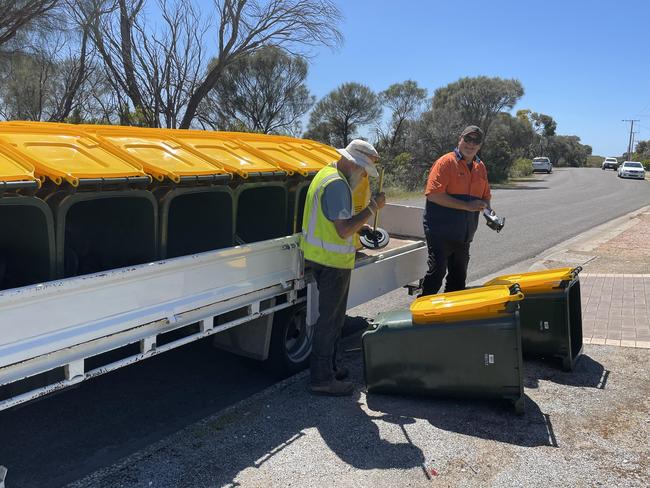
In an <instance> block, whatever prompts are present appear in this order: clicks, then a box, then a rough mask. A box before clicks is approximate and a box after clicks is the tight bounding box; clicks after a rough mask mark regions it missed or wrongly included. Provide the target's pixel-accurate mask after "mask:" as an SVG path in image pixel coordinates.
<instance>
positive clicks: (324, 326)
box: [309, 261, 352, 386]
mask: <svg viewBox="0 0 650 488" xmlns="http://www.w3.org/2000/svg"><path fill="white" fill-rule="evenodd" d="M309 264H310V266H311V269H312V270H313V272H314V277H315V278H316V285H317V286H318V314H319V315H318V321H317V322H316V326H315V327H314V338H313V341H312V350H311V365H310V366H311V371H310V373H311V384H312V385H315V386H320V385H325V384H328V383H330V382H331V381H332V380H333V379H334V370H335V369H336V365H337V364H336V363H337V360H338V358H337V354H338V345H339V340H340V338H341V331H342V329H343V323H344V322H345V310H346V306H347V302H348V291H349V290H350V276H351V275H352V270H351V269H339V268H330V267H329V266H323V265H321V264H318V263H314V262H311V261H310V262H309Z"/></svg>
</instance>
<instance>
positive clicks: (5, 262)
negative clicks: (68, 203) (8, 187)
mask: <svg viewBox="0 0 650 488" xmlns="http://www.w3.org/2000/svg"><path fill="white" fill-rule="evenodd" d="M0 223H1V228H0V290H5V289H8V288H16V287H19V286H26V285H31V284H34V283H40V282H44V281H49V280H51V279H54V277H55V248H54V221H53V218H52V212H51V211H50V209H49V207H48V206H47V205H46V204H45V202H43V201H42V200H40V199H38V198H35V197H27V196H8V197H3V198H0Z"/></svg>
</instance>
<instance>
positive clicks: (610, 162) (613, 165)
mask: <svg viewBox="0 0 650 488" xmlns="http://www.w3.org/2000/svg"><path fill="white" fill-rule="evenodd" d="M601 168H602V169H603V170H605V169H613V170H614V171H616V170H617V169H618V159H616V158H605V159H604V160H603V164H602V165H601Z"/></svg>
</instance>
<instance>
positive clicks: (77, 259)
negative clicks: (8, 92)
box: [0, 123, 157, 277]
mask: <svg viewBox="0 0 650 488" xmlns="http://www.w3.org/2000/svg"><path fill="white" fill-rule="evenodd" d="M0 139H2V140H4V141H5V142H10V143H11V144H12V145H14V146H15V148H16V150H17V151H19V152H20V153H21V154H23V155H25V156H26V157H29V158H31V161H33V164H34V167H35V175H36V176H37V177H39V178H43V179H44V183H43V188H42V189H41V190H40V192H39V194H38V195H41V196H42V198H43V200H44V201H45V202H46V203H47V204H48V206H49V207H50V209H51V210H52V214H53V216H54V228H55V233H54V235H55V249H56V258H55V264H56V275H57V276H58V277H68V276H77V275H80V274H87V273H93V272H98V271H104V270H108V269H113V268H120V267H124V266H131V265H135V264H141V263H145V262H149V261H152V260H155V259H156V257H157V244H156V232H157V204H156V201H155V198H154V196H153V195H152V194H151V192H149V191H146V190H145V189H144V188H145V187H146V186H147V185H148V184H149V183H150V182H151V177H150V176H149V175H148V174H147V173H145V172H144V170H143V168H142V166H141V165H140V164H139V163H138V161H137V160H135V159H134V158H132V157H131V156H130V155H128V154H125V153H124V152H123V151H119V150H117V149H116V148H115V147H113V146H110V145H107V144H104V143H103V142H102V141H101V140H99V139H98V138H97V137H95V136H93V135H91V134H89V133H86V132H84V131H82V130H80V129H78V128H74V127H71V126H70V127H68V126H65V125H64V124H38V123H34V124H27V123H23V124H15V125H12V124H0Z"/></svg>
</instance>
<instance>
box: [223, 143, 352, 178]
mask: <svg viewBox="0 0 650 488" xmlns="http://www.w3.org/2000/svg"><path fill="white" fill-rule="evenodd" d="M232 136H233V138H234V139H236V140H238V141H241V142H242V143H244V144H246V145H247V146H250V147H252V148H254V149H257V150H258V151H260V152H261V153H263V155H264V156H265V157H267V158H268V159H270V160H272V161H273V162H274V163H275V164H277V165H278V166H280V167H282V168H284V169H286V170H288V171H290V172H295V173H298V174H301V175H303V176H307V175H308V174H310V173H316V172H318V171H320V170H321V169H322V168H323V166H326V165H327V164H329V163H331V162H332V161H337V160H338V159H339V158H338V157H337V158H331V157H330V158H328V157H326V156H325V152H323V151H318V149H317V146H310V145H308V144H304V143H303V142H302V141H301V140H300V139H295V138H293V137H285V136H270V135H265V134H249V133H232ZM334 152H335V153H336V154H337V155H338V156H339V157H340V155H339V154H338V153H337V152H336V151H334Z"/></svg>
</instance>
